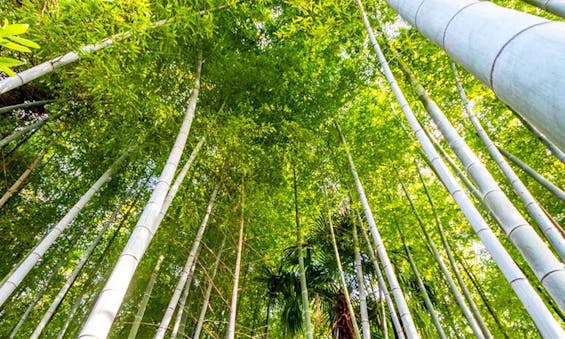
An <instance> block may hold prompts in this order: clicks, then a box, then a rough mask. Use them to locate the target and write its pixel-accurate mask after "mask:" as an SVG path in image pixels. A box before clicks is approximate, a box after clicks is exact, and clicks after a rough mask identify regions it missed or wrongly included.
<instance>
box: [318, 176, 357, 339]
mask: <svg viewBox="0 0 565 339" xmlns="http://www.w3.org/2000/svg"><path fill="white" fill-rule="evenodd" d="M322 190H323V192H324V201H325V204H326V211H327V215H328V226H329V229H330V236H331V240H332V247H333V250H334V256H335V261H336V264H337V271H338V274H339V282H340V284H341V289H342V290H343V295H344V296H345V302H346V304H347V309H348V310H349V316H350V318H351V324H352V325H353V332H354V334H355V338H357V339H359V338H361V331H360V330H359V325H357V316H355V310H354V309H353V305H352V304H351V297H350V296H349V289H348V287H347V282H346V280H345V274H344V272H343V265H342V264H341V256H340V255H339V250H338V248H337V240H336V238H335V231H334V225H333V221H332V214H331V210H330V205H329V202H328V193H327V191H326V187H325V185H324V186H322Z"/></svg>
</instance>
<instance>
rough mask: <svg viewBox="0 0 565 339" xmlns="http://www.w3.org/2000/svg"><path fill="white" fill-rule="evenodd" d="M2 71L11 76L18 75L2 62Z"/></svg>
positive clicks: (0, 65) (0, 69)
mask: <svg viewBox="0 0 565 339" xmlns="http://www.w3.org/2000/svg"><path fill="white" fill-rule="evenodd" d="M0 71H2V72H4V73H6V74H7V75H8V76H11V77H13V76H15V75H16V73H15V72H14V71H12V70H11V69H10V68H9V67H7V66H4V65H2V64H0Z"/></svg>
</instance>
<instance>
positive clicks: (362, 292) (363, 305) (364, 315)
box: [352, 216, 386, 339]
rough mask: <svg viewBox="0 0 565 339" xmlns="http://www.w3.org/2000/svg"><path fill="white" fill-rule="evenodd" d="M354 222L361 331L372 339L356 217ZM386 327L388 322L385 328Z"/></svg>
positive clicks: (367, 337)
mask: <svg viewBox="0 0 565 339" xmlns="http://www.w3.org/2000/svg"><path fill="white" fill-rule="evenodd" d="M352 220H353V241H354V242H355V244H354V246H355V273H356V274H357V280H358V283H357V285H358V289H359V309H360V314H361V329H362V331H363V339H371V327H370V325H369V312H368V311H367V289H366V288H365V276H364V274H363V268H362V263H361V253H360V251H361V250H360V248H359V237H358V236H357V222H356V221H355V216H352ZM385 327H386V322H385V323H384V326H383V328H385Z"/></svg>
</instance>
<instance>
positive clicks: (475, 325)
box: [399, 180, 492, 339]
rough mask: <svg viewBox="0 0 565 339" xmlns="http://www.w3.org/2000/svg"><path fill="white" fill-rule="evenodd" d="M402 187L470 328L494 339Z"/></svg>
mask: <svg viewBox="0 0 565 339" xmlns="http://www.w3.org/2000/svg"><path fill="white" fill-rule="evenodd" d="M399 181H400V180H399ZM400 187H401V188H402V191H403V192H404V195H405V196H406V198H407V199H408V202H409V204H410V208H411V209H412V213H413V214H414V216H415V217H416V220H417V221H418V225H419V226H420V229H421V230H422V232H423V233H424V237H425V238H426V241H427V242H428V244H429V246H430V248H431V250H432V254H433V255H434V258H435V260H436V262H437V263H438V265H439V267H440V270H441V272H442V273H443V275H444V277H445V279H446V280H447V284H448V286H449V289H450V290H451V292H452V293H453V295H454V296H455V300H456V301H457V304H458V305H459V308H460V309H461V311H462V312H463V315H464V316H465V318H466V319H467V322H468V323H469V326H471V329H472V330H473V333H474V334H475V337H477V338H489V339H490V338H492V336H491V334H490V332H489V330H488V328H487V327H486V325H485V324H484V322H482V323H481V324H479V319H481V320H482V318H480V317H479V318H477V319H475V317H474V314H473V313H471V311H470V310H469V307H467V304H466V303H465V300H464V298H463V296H462V295H461V293H460V292H459V290H458V289H457V286H456V285H455V281H454V280H453V277H452V276H451V272H449V270H448V269H447V266H446V265H445V263H444V261H443V258H442V257H441V255H440V253H439V250H438V248H437V246H436V244H435V242H434V241H433V239H432V237H431V236H430V234H429V233H428V231H427V230H426V227H425V225H424V221H423V220H422V218H421V217H420V214H419V213H418V211H417V210H416V206H415V205H414V201H413V200H412V197H411V196H410V194H409V193H408V190H407V189H406V187H405V186H404V183H403V182H402V181H400Z"/></svg>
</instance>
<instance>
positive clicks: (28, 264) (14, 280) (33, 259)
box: [0, 151, 129, 306]
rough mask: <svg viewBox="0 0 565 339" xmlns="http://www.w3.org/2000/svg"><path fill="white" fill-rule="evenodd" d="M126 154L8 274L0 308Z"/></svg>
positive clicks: (1, 288) (114, 170) (123, 157)
mask: <svg viewBox="0 0 565 339" xmlns="http://www.w3.org/2000/svg"><path fill="white" fill-rule="evenodd" d="M128 154H129V151H128V152H125V153H124V154H123V155H122V156H121V157H120V158H118V159H117V160H116V161H115V162H114V163H113V164H112V165H111V166H110V168H108V170H107V171H106V172H104V174H102V176H101V177H100V178H99V179H98V180H97V181H96V182H95V183H94V185H92V187H90V189H89V190H88V191H87V192H86V193H85V194H84V195H83V196H82V197H81V198H80V199H79V201H78V202H77V203H76V204H75V205H74V206H73V207H72V208H71V209H70V210H69V211H68V212H67V214H65V216H64V217H63V218H62V219H61V220H60V221H59V222H58V223H57V225H55V226H54V227H53V228H52V229H51V230H50V231H49V233H47V235H46V236H45V237H43V239H42V240H41V242H40V243H39V244H38V245H37V246H36V247H35V248H34V249H33V250H32V251H31V252H30V253H29V254H28V255H27V257H26V258H25V259H24V260H23V261H22V262H21V263H20V264H19V265H18V267H17V268H16V269H15V270H14V271H13V273H10V276H9V277H7V279H6V280H5V281H4V282H3V283H2V286H1V287H0V306H2V305H3V304H4V302H6V300H7V299H8V297H9V296H10V295H11V294H12V292H14V290H15V289H16V287H18V286H19V284H20V283H21V282H22V281H23V280H24V278H25V277H26V275H27V274H28V273H29V271H31V269H32V268H33V267H34V266H35V264H37V263H38V262H39V260H40V259H41V258H42V257H43V255H44V254H45V252H47V250H48V249H49V247H51V246H52V245H53V244H54V243H55V241H56V240H57V238H59V236H60V235H61V233H63V231H64V230H65V229H66V228H67V227H69V225H70V224H71V223H72V221H73V220H74V219H75V218H76V216H77V215H78V214H79V213H80V211H81V210H82V209H83V208H84V206H85V205H86V204H87V203H88V202H89V201H90V199H92V197H93V196H94V194H95V193H96V192H98V191H99V190H100V188H101V187H102V186H103V185H104V184H105V183H106V182H108V181H109V180H110V179H111V177H112V176H113V175H114V173H115V172H116V170H117V169H118V167H119V166H120V165H121V164H122V162H124V160H125V159H126V158H127V155H128Z"/></svg>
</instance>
